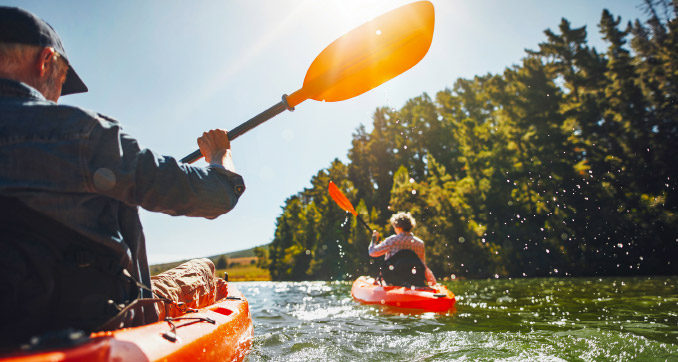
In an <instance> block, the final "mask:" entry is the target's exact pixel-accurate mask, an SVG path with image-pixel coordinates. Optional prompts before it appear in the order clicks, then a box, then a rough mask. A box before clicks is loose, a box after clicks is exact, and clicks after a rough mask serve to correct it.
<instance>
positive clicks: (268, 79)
mask: <svg viewBox="0 0 678 362" xmlns="http://www.w3.org/2000/svg"><path fill="white" fill-rule="evenodd" d="M409 2H410V1H377V0H374V1H369V0H336V1H329V0H322V1H320V0H315V1H291V0H285V1H283V0H276V1H160V0H157V1H130V0H125V1H108V2H100V1H67V0H62V1H28V0H24V1H0V3H2V4H3V5H16V6H20V7H23V8H25V9H27V10H30V11H32V12H34V13H35V14H37V15H38V16H40V17H42V18H44V19H45V20H46V21H47V22H49V23H50V24H51V25H52V26H53V27H54V28H55V29H56V30H57V32H58V33H59V34H60V35H61V37H62V39H63V41H64V46H65V48H66V51H67V53H68V56H69V59H70V61H71V63H72V64H73V66H74V67H75V69H76V71H77V72H78V74H79V75H80V77H81V78H82V79H83V80H84V81H85V83H86V84H87V86H88V87H89V92H88V93H85V94H81V95H70V96H66V97H64V98H61V100H60V103H62V104H70V105H76V106H79V107H83V108H87V109H91V110H94V111H97V112H100V113H103V114H106V115H108V116H111V117H113V118H115V119H117V120H119V121H120V122H121V123H122V125H123V128H124V130H125V131H126V132H127V133H129V134H131V135H132V136H133V137H135V138H136V139H138V140H139V143H140V144H141V145H142V146H143V147H148V148H150V149H152V150H153V151H155V152H156V153H159V154H166V155H171V156H175V157H177V158H181V157H183V156H185V155H186V154H188V153H190V152H192V151H193V150H195V149H196V148H197V145H196V138H197V137H198V136H199V135H201V134H202V132H203V131H205V130H208V129H212V128H225V129H229V128H233V127H235V126H237V125H238V124H240V123H242V122H244V121H246V120H247V119H249V118H251V117H252V116H254V115H256V114H258V113H259V112H261V111H263V110H265V109H266V108H268V107H270V106H272V105H273V104H275V103H277V102H279V101H280V98H281V96H282V94H284V93H287V94H289V93H292V92H294V91H296V90H297V89H299V88H300V87H301V85H302V82H303V79H304V75H305V73H306V69H307V68H308V66H309V65H310V64H311V62H312V61H313V59H314V58H315V57H316V55H317V54H319V53H320V52H321V51H322V50H323V48H325V47H326V46H327V45H329V44H330V43H331V42H332V41H334V40H335V39H336V38H338V37H339V36H341V35H343V34H344V33H346V32H347V31H349V30H351V29H353V28H354V27H356V26H358V25H360V24H362V23H364V22H366V21H368V20H370V19H371V18H373V17H375V16H378V15H380V14H382V13H384V12H386V11H388V10H391V9H393V8H395V7H398V6H400V5H403V4H406V3H409ZM432 2H433V4H434V7H435V11H436V25H435V26H436V28H435V33H434V36H433V43H432V45H431V48H430V50H429V52H428V54H427V55H426V57H424V59H423V60H422V61H421V62H420V63H419V64H418V65H416V66H415V67H414V68H412V69H410V70H409V71H407V72H405V73H404V74H402V75H400V76H398V77H396V78H394V79H393V80H391V81H389V82H387V83H385V84H383V85H381V86H380V87H378V88H376V89H374V90H372V91H370V92H368V93H365V94H363V95H361V96H358V97H356V98H353V99H351V100H347V101H343V102H337V103H319V102H316V101H311V100H309V101H306V102H304V103H302V104H300V105H299V106H297V109H296V110H295V111H294V112H284V113H282V114H280V115H279V116H277V117H275V118H273V119H271V120H269V121H268V122H266V123H264V124H263V125H261V126H259V127H257V128H255V129H253V130H251V131H250V132H248V133H247V134H245V135H243V136H241V137H240V138H238V139H237V140H235V141H234V142H233V143H232V149H233V158H234V162H235V166H236V169H237V170H238V172H239V173H241V174H242V175H243V177H244V179H245V184H246V186H247V191H246V192H245V194H244V195H243V196H242V197H241V198H240V201H239V202H238V205H236V207H235V209H234V210H233V211H231V212H230V213H228V214H226V215H223V216H220V217H219V218H217V219H216V220H205V219H199V218H189V217H171V216H167V215H162V214H153V213H149V212H146V211H143V212H142V214H141V218H142V222H143V224H144V230H145V234H146V239H147V247H148V254H149V259H150V262H151V263H161V262H168V261H177V260H183V259H188V258H192V257H200V256H209V255H214V254H221V253H224V252H229V251H236V250H241V249H247V248H251V247H254V246H257V245H262V244H266V243H268V242H270V241H271V239H272V238H273V232H274V230H275V218H276V217H277V216H278V215H279V213H280V207H281V206H282V205H283V202H284V200H285V199H286V198H287V197H289V196H291V195H292V194H295V193H296V192H298V191H300V190H302V189H303V188H304V187H308V186H309V185H310V183H309V181H310V178H311V176H312V175H314V174H315V173H317V172H318V171H319V170H320V169H323V168H325V167H328V166H329V164H330V162H331V161H332V160H333V159H334V158H339V159H341V160H343V161H346V160H347V157H346V154H347V151H348V149H349V148H350V145H351V135H352V133H353V132H354V131H355V129H356V128H357V127H358V126H359V125H360V124H364V125H366V126H367V128H368V130H369V129H371V115H372V113H373V112H374V110H375V109H376V108H377V107H381V106H388V107H393V108H400V107H402V106H403V105H404V103H405V102H406V101H407V100H408V99H410V98H413V97H415V96H418V95H420V94H422V93H423V92H427V93H428V94H429V95H430V96H432V97H434V96H435V94H436V92H438V91H440V90H443V89H444V88H445V87H451V86H452V85H453V83H454V81H455V80H456V79H457V78H459V77H464V78H470V77H473V76H474V75H482V74H485V73H488V72H489V73H499V72H502V71H503V69H504V68H506V67H508V66H510V65H512V64H517V63H518V62H519V61H520V59H521V58H522V57H524V56H525V52H524V50H525V49H537V48H538V43H539V42H541V41H543V40H544V39H545V35H544V34H543V31H544V30H545V29H546V28H551V29H554V30H555V29H557V28H558V24H559V23H560V20H561V17H565V18H566V19H568V20H569V21H570V22H571V25H572V27H580V26H582V25H587V31H588V39H589V44H591V45H593V46H595V47H596V48H597V49H598V50H599V51H603V49H604V47H605V45H604V43H603V42H602V41H601V40H600V36H599V34H598V26H597V24H598V22H599V20H600V15H601V13H602V10H603V8H607V9H609V10H610V11H611V12H612V14H614V15H615V16H621V17H622V19H623V21H624V22H626V21H630V20H633V19H635V18H642V19H644V18H645V16H644V15H643V14H642V12H641V11H640V9H639V8H638V7H637V6H638V5H639V4H640V3H641V1H640V0H639V1H631V0H610V1H592V0H576V1H573V0H570V1H559V2H556V1H548V2H545V1H538V0H529V1H528V0H521V1H489V0H483V1H459V0H441V1H432ZM199 164H202V165H204V163H203V161H201V163H199Z"/></svg>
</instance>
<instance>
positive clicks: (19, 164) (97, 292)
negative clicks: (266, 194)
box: [0, 7, 245, 346]
mask: <svg viewBox="0 0 678 362" xmlns="http://www.w3.org/2000/svg"><path fill="white" fill-rule="evenodd" d="M121 56H123V55H121ZM72 64H73V63H72V62H71V60H70V59H69V58H68V57H67V55H66V52H65V50H64V48H63V45H62V43H61V39H60V38H59V36H58V35H57V33H56V32H55V30H54V29H53V28H52V27H51V26H50V25H49V24H47V23H46V22H45V21H44V20H42V19H40V18H38V17H36V16H35V15H33V14H31V13H30V12H28V11H25V10H22V9H18V8H11V7H0V164H2V167H0V265H1V266H2V273H0V291H1V293H2V294H1V295H2V298H0V310H2V311H3V315H4V316H3V318H2V323H0V346H2V345H5V346H12V345H17V344H19V343H24V342H26V341H27V340H28V338H29V337H31V336H35V335H45V334H46V333H48V332H49V333H52V334H54V333H59V332H58V331H61V330H65V329H68V328H72V329H79V330H83V331H85V332H90V331H93V330H97V329H99V328H101V326H102V323H105V322H106V321H109V320H110V318H111V317H114V316H116V315H117V314H118V312H119V311H120V310H121V309H122V308H123V307H125V306H126V305H129V304H130V303H131V302H133V301H134V300H137V299H139V298H150V297H153V296H154V295H153V294H155V295H158V296H160V297H164V298H168V299H171V300H173V301H174V302H185V303H186V304H187V305H188V306H192V307H200V306H203V305H204V304H207V303H211V302H213V301H214V299H215V298H217V297H218V296H217V293H222V294H223V292H224V287H225V285H224V283H223V281H220V280H219V279H215V276H214V265H213V264H212V262H211V261H209V260H207V259H202V260H197V261H193V262H191V263H189V264H187V265H184V266H182V267H181V268H178V269H175V270H173V271H171V272H169V273H166V274H164V275H163V276H161V277H160V278H158V279H156V280H155V281H153V282H152V280H151V276H150V272H149V267H148V261H147V256H146V246H145V240H144V235H143V230H142V227H141V222H140V220H139V213H138V207H139V206H141V207H143V208H145V209H147V210H150V211H155V212H163V213H166V214H170V215H188V216H197V217H205V218H208V219H213V218H216V217H217V216H219V215H221V214H224V213H226V212H228V211H229V210H231V209H232V208H233V207H234V206H235V204H236V202H237V201H238V198H239V197H240V195H241V194H242V193H243V191H244V190H245V186H244V183H243V179H242V177H241V176H240V175H238V174H237V173H236V172H235V169H234V167H233V162H232V158H231V151H230V143H229V140H228V137H227V133H226V131H223V130H212V131H209V132H206V133H204V134H203V136H202V137H200V138H199V139H198V146H199V147H200V150H201V151H202V154H203V155H204V156H205V159H206V161H207V162H208V163H209V165H208V166H207V167H194V166H190V165H188V164H181V163H179V162H177V161H176V160H175V159H174V158H172V157H169V156H161V155H158V154H155V153H153V152H152V151H151V150H148V149H145V148H142V147H140V146H139V143H138V142H137V141H136V140H135V139H134V138H132V137H130V136H129V135H127V134H125V133H124V132H123V131H122V128H121V126H120V124H119V123H118V122H117V121H115V120H113V119H111V118H109V117H107V116H104V115H101V114H98V113H95V112H91V111H88V110H84V109H81V108H77V107H73V106H64V105H59V104H57V103H56V102H57V100H58V99H59V97H60V96H62V95H66V94H72V93H81V92H86V91H87V87H86V86H85V84H84V83H83V82H82V80H81V79H80V77H79V76H78V75H77V74H76V73H75V71H74V70H73V66H72ZM102 71H106V70H105V69H102ZM188 241H189V242H195V240H188ZM152 284H153V285H152ZM152 289H153V292H154V293H153V294H152V293H151V290H152ZM170 305H173V304H171V303H170ZM164 311H165V308H164V306H159V305H158V304H151V303H148V304H146V305H145V306H144V305H143V304H141V306H140V307H139V308H138V309H136V310H134V313H131V314H126V315H124V316H123V317H124V318H121V319H120V320H118V321H116V324H115V326H114V327H129V326H135V325H140V324H145V323H149V322H153V321H156V320H158V318H159V314H160V316H162V314H164ZM168 311H169V314H172V313H173V312H172V308H170V309H168Z"/></svg>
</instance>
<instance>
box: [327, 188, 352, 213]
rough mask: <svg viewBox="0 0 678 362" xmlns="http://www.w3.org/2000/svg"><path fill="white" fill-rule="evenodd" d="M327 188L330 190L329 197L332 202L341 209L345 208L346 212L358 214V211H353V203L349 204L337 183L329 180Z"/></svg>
mask: <svg viewBox="0 0 678 362" xmlns="http://www.w3.org/2000/svg"><path fill="white" fill-rule="evenodd" d="M327 190H328V191H329V192H330V197H331V198H332V200H334V202H336V203H337V205H339V207H341V208H342V209H344V210H346V211H347V212H350V213H351V214H353V215H358V213H357V212H356V211H355V209H354V208H353V204H351V202H350V201H348V199H347V198H346V196H345V195H344V193H343V192H341V190H339V188H338V187H337V185H335V184H334V182H332V181H330V185H329V187H328V188H327Z"/></svg>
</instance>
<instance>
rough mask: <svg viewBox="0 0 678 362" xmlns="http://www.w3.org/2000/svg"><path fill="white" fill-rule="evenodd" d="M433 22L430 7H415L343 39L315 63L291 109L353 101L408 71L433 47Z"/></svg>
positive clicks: (402, 9) (290, 100) (294, 95)
mask: <svg viewBox="0 0 678 362" xmlns="http://www.w3.org/2000/svg"><path fill="white" fill-rule="evenodd" d="M434 22H435V16H434V11H433V5H432V4H431V3H430V2H428V1H418V2H415V3H412V4H408V5H404V6H401V7H399V8H397V9H394V10H391V11H389V12H388V13H386V14H383V15H381V16H379V17H377V18H375V19H373V20H372V21H370V22H368V23H365V24H363V25H361V26H359V27H357V28H355V29H353V30H351V31H350V32H348V33H346V34H344V35H343V36H342V37H341V38H339V39H337V40H335V41H334V42H333V43H332V44H330V45H329V46H328V47H327V48H325V50H323V51H322V52H321V53H320V54H319V55H318V56H317V57H316V58H315V60H314V61H313V63H312V64H311V66H310V68H309V69H308V71H307V72H306V78H305V79H304V85H303V86H302V88H301V89H300V90H298V91H296V92H294V93H292V94H291V95H290V96H288V97H287V102H288V104H289V106H290V107H294V106H296V105H297V104H299V103H301V102H303V101H304V100H306V99H309V98H310V99H314V100H317V101H326V102H336V101H342V100H345V99H349V98H353V97H355V96H357V95H360V94H363V93H365V92H367V91H368V90H370V89H372V88H374V87H376V86H378V85H380V84H382V83H384V82H386V81H387V80H389V79H391V78H393V77H395V76H397V75H399V74H400V73H403V72H404V71H406V70H408V69H410V68H412V67H413V66H414V65H415V64H417V63H418V62H419V61H420V60H421V59H422V58H423V57H424V55H426V53H427V52H428V49H429V47H430V46H431V40H432V39H433V26H434Z"/></svg>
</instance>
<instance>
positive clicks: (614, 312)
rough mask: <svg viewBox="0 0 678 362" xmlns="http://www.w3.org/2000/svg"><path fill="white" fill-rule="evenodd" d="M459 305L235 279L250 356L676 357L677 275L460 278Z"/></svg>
mask: <svg viewBox="0 0 678 362" xmlns="http://www.w3.org/2000/svg"><path fill="white" fill-rule="evenodd" d="M445 284H446V285H447V286H448V288H450V290H452V291H453V292H454V293H455V294H456V295H457V306H456V311H454V312H452V313H449V314H446V315H439V314H432V313H423V314H397V313H391V312H387V311H384V310H383V309H382V308H381V307H378V306H366V305H361V304H358V303H356V302H355V301H353V299H352V298H351V294H350V290H351V282H251V283H237V286H238V288H239V289H240V290H241V291H242V292H243V293H244V294H245V296H247V298H248V300H249V302H250V308H251V312H252V316H253V318H254V346H253V349H252V352H251V353H250V355H249V356H248V357H247V360H248V361H312V360H313V361H328V360H329V361H368V360H369V361H449V360H467V361H468V360H504V361H524V360H534V361H549V360H550V361H558V360H568V361H570V360H660V361H663V360H678V277H652V278H571V279H550V278H548V279H547V278H536V279H518V280H502V279H498V280H462V281H454V282H449V283H445Z"/></svg>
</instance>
